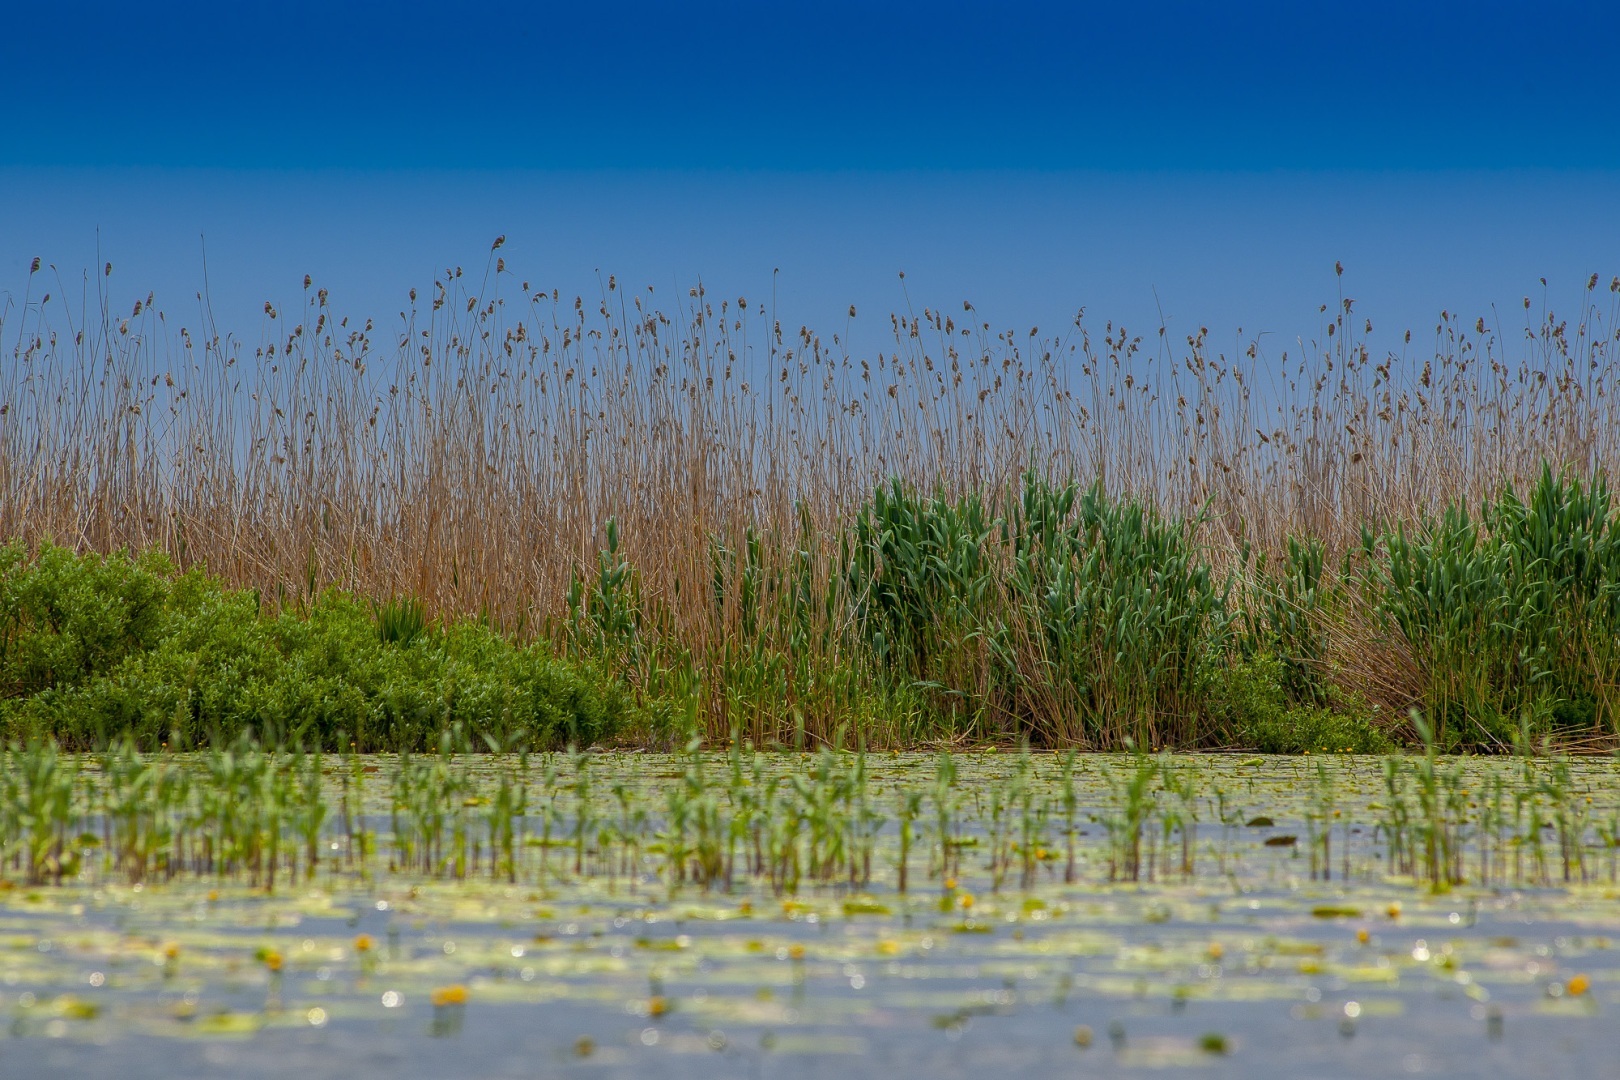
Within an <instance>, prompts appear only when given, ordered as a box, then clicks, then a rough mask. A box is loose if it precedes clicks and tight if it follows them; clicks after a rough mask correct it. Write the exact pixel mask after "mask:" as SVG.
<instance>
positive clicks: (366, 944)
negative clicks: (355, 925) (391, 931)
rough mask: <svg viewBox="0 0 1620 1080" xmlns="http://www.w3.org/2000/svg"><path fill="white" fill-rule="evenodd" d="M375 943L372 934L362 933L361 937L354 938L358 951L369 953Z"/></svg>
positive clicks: (355, 949)
mask: <svg viewBox="0 0 1620 1080" xmlns="http://www.w3.org/2000/svg"><path fill="white" fill-rule="evenodd" d="M374 944H376V943H375V942H374V941H372V940H371V935H370V934H361V935H360V936H359V937H357V938H355V939H354V951H355V952H357V953H368V952H370V951H371V947H372V945H374Z"/></svg>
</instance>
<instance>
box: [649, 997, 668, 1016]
mask: <svg viewBox="0 0 1620 1080" xmlns="http://www.w3.org/2000/svg"><path fill="white" fill-rule="evenodd" d="M667 1012H669V999H668V998H666V997H664V996H663V995H662V994H658V995H654V996H653V997H650V998H648V999H647V1015H648V1016H663V1015H664V1014H665V1013H667Z"/></svg>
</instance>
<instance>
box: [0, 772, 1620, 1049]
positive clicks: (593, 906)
mask: <svg viewBox="0 0 1620 1080" xmlns="http://www.w3.org/2000/svg"><path fill="white" fill-rule="evenodd" d="M582 757H583V756H576V757H574V758H570V759H568V760H567V762H565V763H554V764H557V767H555V768H549V769H548V767H547V766H545V765H544V764H543V763H539V762H525V763H523V765H522V766H521V767H520V766H518V765H515V764H514V763H513V762H511V761H509V760H505V759H495V758H487V757H486V758H479V759H473V758H468V759H461V761H460V762H459V763H454V764H451V765H450V766H449V767H448V772H447V773H446V775H450V774H452V773H454V772H455V770H456V769H459V770H461V771H460V773H459V774H458V775H459V776H460V780H459V783H460V787H459V788H457V791H458V793H459V794H460V796H461V798H460V799H459V800H458V802H457V805H456V806H455V807H454V809H453V810H452V811H450V812H451V814H452V816H455V815H460V817H461V818H462V819H464V822H463V824H464V826H465V827H464V828H462V829H461V830H460V831H457V830H456V826H455V825H454V824H453V823H452V824H450V825H447V826H446V830H447V831H446V833H445V835H446V836H447V837H454V839H453V840H450V841H447V842H445V843H444V844H443V845H441V846H440V847H438V848H434V847H433V845H431V844H428V843H427V841H426V840H425V839H424V838H422V837H418V838H417V841H416V844H415V846H414V847H413V846H412V844H411V843H410V842H409V841H408V840H407V839H405V838H404V834H405V833H407V832H409V831H410V829H411V828H412V827H413V826H411V825H410V824H409V819H408V815H407V814H405V812H404V810H403V809H402V807H403V806H404V805H405V802H404V801H402V800H408V798H409V792H408V791H406V790H405V789H404V788H403V787H402V786H401V783H400V781H399V776H398V774H397V768H398V767H397V765H396V764H395V763H393V762H391V761H390V760H387V759H378V760H377V761H376V762H367V763H361V762H358V761H351V762H348V763H345V762H343V761H342V760H339V759H333V760H331V761H329V762H327V763H326V764H325V765H324V766H322V768H324V769H325V770H326V771H327V775H326V777H325V784H326V793H327V795H326V797H327V798H328V799H329V801H330V802H331V804H332V806H333V808H334V812H333V813H332V814H330V815H329V816H328V817H327V819H326V821H325V823H324V825H323V827H322V831H321V833H320V841H319V855H318V858H317V859H316V864H315V869H314V871H313V872H310V871H309V869H308V867H307V866H305V867H304V868H303V871H302V874H301V875H300V876H298V877H296V878H292V877H290V876H287V875H284V876H283V877H282V878H281V879H279V880H277V881H275V882H274V884H273V887H271V886H269V885H268V884H267V882H266V881H265V880H264V879H263V877H262V876H261V877H260V878H259V879H258V880H250V879H249V877H248V876H247V875H246V874H245V873H244V872H243V871H241V870H240V869H235V870H233V869H228V868H226V867H225V866H224V864H223V863H221V864H219V865H214V864H207V863H204V862H202V861H200V860H199V857H198V856H197V854H196V851H197V850H199V849H195V848H193V849H187V848H184V847H180V846H176V847H174V852H175V854H174V857H173V860H172V861H171V862H165V863H161V864H160V863H148V864H146V865H145V866H143V868H142V869H141V871H140V872H139V873H138V874H137V873H132V872H131V870H130V868H129V866H128V865H126V864H124V863H122V862H120V861H119V860H118V859H116V858H115V857H114V856H113V854H112V851H111V850H110V849H111V848H112V847H114V846H116V845H115V844H108V843H107V842H106V841H104V840H102V841H98V840H97V839H96V837H97V835H98V832H99V834H100V835H101V836H112V835H114V834H113V833H111V832H108V831H106V829H105V828H101V829H99V830H98V825H99V826H105V825H106V823H105V822H101V821H100V819H99V818H97V817H96V813H97V811H96V810H95V806H94V802H93V800H90V799H88V797H87V798H86V800H85V802H84V809H83V814H84V815H85V816H84V817H83V819H82V820H81V821H78V822H77V823H76V826H75V827H76V828H78V827H80V826H83V831H82V841H81V842H82V843H83V844H84V845H85V846H86V848H87V849H88V848H98V849H100V850H99V851H95V852H91V851H88V850H87V851H86V852H83V853H81V854H80V855H79V856H78V857H76V858H75V859H74V861H73V863H72V864H71V869H72V871H73V872H72V873H64V874H63V875H62V877H61V881H60V883H59V884H58V883H56V881H55V880H54V877H42V876H41V875H39V874H35V875H33V881H32V883H31V882H30V880H29V879H28V876H27V875H23V874H20V873H18V872H16V871H17V870H18V867H19V866H20V865H21V864H20V863H16V862H11V863H8V871H10V873H9V876H8V880H7V882H6V887H5V888H4V891H3V892H0V1018H3V1022H4V1026H3V1029H0V1036H3V1038H0V1075H6V1076H47V1075H52V1076H54V1075H61V1076H81V1077H101V1076H106V1077H114V1076H116V1077H120V1078H144V1077H154V1078H155V1077H185V1076H215V1075H232V1076H244V1077H254V1076H272V1075H273V1076H282V1075H299V1076H310V1077H355V1076H388V1077H435V1078H437V1077H527V1076H539V1075H545V1076H552V1075H580V1076H626V1077H628V1076H637V1077H663V1076H669V1077H688V1076H690V1077H698V1076H702V1077H731V1076H735V1077H820V1076H839V1077H862V1076H897V1075H906V1076H910V1075H917V1076H929V1077H956V1076H983V1075H985V1074H986V1073H988V1072H992V1071H999V1072H1003V1073H1006V1074H1008V1075H1092V1074H1096V1075H1113V1074H1115V1073H1118V1072H1120V1071H1136V1070H1142V1071H1154V1070H1163V1069H1191V1070H1196V1071H1198V1072H1199V1073H1200V1074H1208V1075H1244V1076H1253V1077H1271V1076H1276V1077H1301V1076H1324V1077H1327V1076H1373V1075H1377V1076H1391V1075H1406V1074H1438V1075H1448V1076H1494V1075H1513V1076H1583V1077H1589V1076H1607V1075H1614V1074H1615V1072H1616V1069H1617V1066H1616V1062H1617V1061H1620V1028H1617V1026H1616V1024H1615V1022H1614V1021H1615V1019H1616V1017H1620V948H1616V942H1617V941H1620V888H1617V886H1616V884H1615V878H1616V867H1615V862H1614V855H1615V845H1614V843H1613V840H1614V828H1613V823H1614V816H1615V814H1616V810H1617V806H1620V790H1617V787H1616V784H1615V780H1616V775H1617V774H1616V770H1615V765H1614V764H1613V762H1612V761H1611V760H1608V759H1595V760H1575V761H1566V762H1545V761H1544V762H1540V763H1526V762H1519V761H1503V760H1477V759H1458V760H1454V761H1446V760H1444V759H1442V760H1441V761H1440V763H1439V767H1438V772H1437V777H1438V778H1437V779H1436V780H1435V783H1434V785H1433V792H1434V793H1438V795H1445V796H1446V798H1445V800H1444V801H1443V802H1440V803H1436V802H1435V801H1434V799H1433V798H1431V799H1430V800H1429V801H1428V802H1425V801H1424V798H1423V797H1422V789H1421V784H1420V783H1418V780H1419V779H1420V778H1419V777H1416V774H1413V776H1412V777H1410V778H1408V780H1404V781H1403V780H1402V779H1401V777H1402V776H1403V775H1404V773H1402V771H1401V770H1404V769H1407V768H1409V767H1410V765H1409V763H1401V764H1400V765H1399V766H1398V767H1397V766H1392V765H1386V763H1385V762H1384V761H1382V760H1378V759H1367V758H1350V757H1342V758H1333V759H1325V760H1321V761H1318V760H1316V759H1311V758H1245V757H1238V756H1212V757H1175V758H1168V757H1164V758H1146V757H1142V758H1131V757H1106V758H1104V757H1087V758H1081V759H1079V760H1078V761H1077V762H1075V763H1074V764H1073V765H1071V766H1070V767H1069V769H1068V770H1067V771H1065V770H1064V769H1063V768H1062V761H1061V759H1059V758H1057V757H1054V756H1050V755H1031V756H1028V757H1025V756H1022V755H1016V754H1009V753H999V754H982V755H957V756H956V757H955V759H954V760H952V761H951V762H950V763H949V764H948V766H942V763H941V759H940V758H938V757H937V756H935V755H927V754H915V755H895V756H888V755H884V756H882V757H879V756H876V755H870V756H867V757H865V758H863V759H862V760H861V762H860V765H859V770H858V773H857V771H856V767H855V765H854V764H852V762H853V758H854V756H853V755H839V756H837V757H836V758H834V757H833V756H831V755H786V756H774V757H770V758H768V759H761V760H760V761H740V760H739V759H737V758H731V759H728V758H727V757H726V756H725V755H712V756H696V755H678V756H660V755H647V754H623V755H619V754H601V755H594V754H593V755H590V756H589V760H588V761H587V762H586V763H584V764H581V760H582ZM183 767H187V768H189V767H195V768H196V769H197V770H199V772H200V771H202V770H204V765H203V763H201V762H198V763H195V765H194V766H183ZM346 769H358V770H360V772H359V774H358V775H361V776H370V777H371V778H372V781H373V783H372V786H371V788H370V789H362V790H355V789H350V788H348V787H346V786H345V785H346V782H347V777H348V775H349V774H348V773H346V772H345V770H346ZM366 769H371V770H373V771H371V772H369V773H368V772H365V771H364V770H366ZM390 770H396V775H394V777H393V780H392V782H385V781H386V780H387V778H388V777H389V775H390ZM581 770H584V771H585V779H584V780H583V782H582V781H581V778H580V777H581ZM840 770H842V771H840ZM694 771H695V772H696V776H694ZM952 774H954V776H953V775H952ZM503 777H504V778H505V782H506V784H507V786H508V789H509V793H510V788H511V786H512V784H513V782H514V778H516V782H517V783H518V784H520V785H521V786H523V787H524V790H525V793H526V794H527V796H528V799H527V801H524V802H522V803H520V804H519V805H520V808H521V810H522V813H520V814H517V815H516V816H515V823H516V824H515V828H514V829H513V830H512V835H513V842H512V843H511V844H509V845H507V846H506V847H504V848H503V847H502V845H501V844H500V843H499V840H498V835H497V834H498V833H499V832H500V829H501V828H502V822H501V821H499V820H497V818H496V817H495V816H493V815H492V814H490V807H491V806H492V805H493V804H494V803H496V802H498V801H499V798H501V796H498V791H499V787H500V784H501V783H502V778H503ZM1392 777H1394V779H1393V780H1392ZM840 778H842V780H840ZM1408 781H1409V782H1408ZM100 782H101V781H100V780H99V779H98V773H97V766H95V764H94V763H87V764H86V765H85V773H84V776H83V777H82V778H81V783H82V785H83V790H85V791H89V790H90V789H91V788H93V787H94V786H95V785H96V784H97V783H100ZM1133 784H1135V785H1136V788H1135V790H1134V791H1133ZM908 795H909V796H913V801H912V803H911V806H910V809H909V810H908V809H907V804H906V800H907V797H908ZM767 796H769V797H767ZM581 806H584V807H586V808H587V809H586V811H585V814H584V817H585V820H586V822H587V824H588V828H585V829H576V828H575V826H576V825H577V823H578V821H579V819H580V807H581ZM176 813H177V815H179V817H178V818H177V820H182V819H183V818H184V814H183V813H182V811H180V810H177V811H176ZM1424 813H1428V815H1429V816H1428V818H1426V819H1425V818H1424V817H1423V815H1424ZM706 815H707V816H706ZM788 818H792V819H795V820H794V821H793V822H790V823H789V824H784V821H785V819H788ZM511 821H512V818H511V816H510V815H509V816H508V820H507V824H511ZM1425 821H1427V822H1428V824H1425V823H1424V822H1425ZM705 822H707V824H705ZM739 822H740V824H739ZM789 825H791V827H789ZM756 826H757V828H756ZM903 827H904V828H905V830H906V836H905V840H904V843H905V846H906V853H905V856H904V858H902V857H901V846H902V842H903V838H902V828H903ZM709 829H713V830H717V831H715V832H714V833H713V836H712V837H711V841H712V843H711V846H710V848H709V849H705V847H704V844H705V840H704V835H706V833H705V830H709ZM773 830H774V832H773ZM396 832H397V833H399V834H401V835H400V836H397V837H396V835H395V833H396ZM367 837H369V838H370V839H369V840H368V839H366V838H367ZM169 842H170V843H171V844H174V845H178V844H179V840H177V839H173V838H171V840H170V841H169ZM103 844H106V845H107V846H106V847H103ZM458 845H459V846H458ZM1431 845H1439V847H1440V849H1441V850H1440V858H1441V860H1442V861H1443V866H1442V867H1441V869H1442V872H1441V873H1440V874H1439V876H1438V877H1436V876H1435V875H1434V874H1433V873H1431V872H1430V871H1431V870H1433V869H1434V866H1435V864H1434V863H1433V862H1432V861H1430V862H1426V861H1425V860H1426V858H1427V856H1428V854H1429V850H1430V847H1431ZM1071 847H1072V853H1073V854H1072V860H1071ZM789 848H791V851H790V850H789ZM430 849H431V850H434V851H436V852H437V854H436V855H434V856H433V857H432V858H428V859H425V860H422V859H419V858H418V855H419V853H420V852H422V851H426V850H430ZM502 850H506V851H509V852H511V853H513V857H512V858H510V859H503V858H501V857H499V852H500V851H502ZM706 852H707V853H706ZM295 858H296V859H297V860H299V861H302V860H303V859H305V858H306V853H305V852H303V851H302V850H301V849H300V850H299V852H298V854H297V855H296V856H295ZM782 858H790V859H791V862H792V864H793V865H794V867H795V869H794V871H793V872H792V873H778V872H777V871H778V870H779V869H782V868H785V867H787V866H788V865H789V864H788V863H785V862H778V861H777V860H779V859H782ZM705 859H709V860H710V861H709V863H708V864H707V865H708V870H707V871H704V870H703V869H702V867H703V865H704V863H703V860H705ZM715 860H718V861H715ZM902 863H904V865H905V866H906V870H907V875H908V880H907V888H906V889H905V891H904V892H901V891H900V888H899V876H900V867H901V864H902ZM160 865H161V866H162V872H158V870H157V869H156V867H158V866H160Z"/></svg>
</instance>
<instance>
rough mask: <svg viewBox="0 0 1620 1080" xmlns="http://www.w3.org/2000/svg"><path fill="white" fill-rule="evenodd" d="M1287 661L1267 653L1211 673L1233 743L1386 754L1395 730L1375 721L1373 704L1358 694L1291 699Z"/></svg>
mask: <svg viewBox="0 0 1620 1080" xmlns="http://www.w3.org/2000/svg"><path fill="white" fill-rule="evenodd" d="M1288 678H1289V672H1288V667H1287V665H1286V664H1285V663H1284V662H1283V661H1282V660H1280V659H1279V658H1278V657H1276V656H1273V655H1270V654H1261V655H1258V656H1255V657H1253V658H1251V659H1248V660H1244V661H1241V662H1239V663H1236V664H1234V665H1232V667H1231V668H1229V669H1226V670H1224V671H1222V672H1220V673H1219V674H1217V675H1214V676H1212V677H1211V680H1210V685H1209V687H1208V698H1207V701H1208V703H1209V707H1210V711H1211V714H1212V716H1213V718H1214V719H1215V721H1216V722H1217V723H1218V724H1220V725H1221V726H1222V727H1223V728H1224V729H1225V732H1226V737H1225V740H1224V741H1226V742H1227V743H1228V744H1235V745H1238V746H1245V747H1252V748H1254V749H1256V750H1259V751H1261V752H1262V753H1267V754H1300V753H1307V752H1308V753H1313V754H1329V753H1332V754H1337V753H1346V752H1348V753H1356V754H1380V753H1384V752H1386V751H1388V750H1389V749H1390V747H1391V742H1390V739H1389V736H1387V735H1386V734H1384V732H1383V731H1382V730H1380V729H1379V728H1378V726H1377V725H1376V724H1375V723H1374V722H1373V717H1372V710H1371V709H1370V708H1369V707H1368V706H1367V705H1366V704H1365V703H1364V702H1361V701H1359V700H1356V699H1353V698H1352V699H1348V700H1341V701H1338V702H1335V705H1337V706H1338V707H1336V708H1335V707H1330V706H1328V705H1311V704H1299V703H1297V702H1295V701H1293V700H1291V698H1290V695H1289V690H1288Z"/></svg>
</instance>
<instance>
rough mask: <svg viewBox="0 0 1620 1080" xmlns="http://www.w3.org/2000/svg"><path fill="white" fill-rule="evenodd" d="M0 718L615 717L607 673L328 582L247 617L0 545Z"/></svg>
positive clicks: (132, 575)
mask: <svg viewBox="0 0 1620 1080" xmlns="http://www.w3.org/2000/svg"><path fill="white" fill-rule="evenodd" d="M4 560H5V561H4V564H3V565H4V573H3V575H0V598H3V601H4V602H5V603H6V605H7V606H6V608H5V609H4V610H5V611H6V612H7V613H8V616H9V618H8V620H7V622H6V624H5V627H6V630H5V632H4V634H3V635H0V671H3V672H4V673H5V679H6V681H5V687H6V690H7V693H6V697H5V699H4V700H3V701H0V731H3V733H4V734H5V735H6V736H7V737H12V738H16V737H26V736H30V735H51V736H54V737H55V738H57V739H58V740H59V741H61V742H62V743H63V744H64V745H67V746H79V747H83V746H91V745H97V744H101V743H105V742H106V741H108V740H111V739H113V738H115V737H118V736H120V735H122V734H124V733H126V732H127V733H130V734H132V735H134V736H135V738H136V739H137V740H139V741H140V742H142V743H144V744H147V745H155V744H157V743H160V742H169V743H172V744H178V745H197V744H199V743H201V742H205V741H207V740H209V739H212V738H215V737H224V738H226V739H230V738H234V737H235V736H236V735H237V734H238V733H240V732H242V731H244V730H251V731H254V732H256V733H258V734H259V735H260V737H262V738H266V739H268V740H271V741H275V740H279V739H298V740H300V741H302V742H303V743H304V744H305V745H315V744H320V745H322V746H325V747H328V748H335V747H337V746H339V745H340V744H342V743H347V742H351V741H352V742H354V743H355V744H357V745H358V746H359V747H360V748H361V749H365V750H377V749H400V748H409V749H431V748H432V747H434V746H436V745H437V743H438V738H439V735H440V733H441V732H442V731H444V730H446V729H447V728H448V727H450V726H451V725H452V724H460V725H461V727H462V728H463V730H465V731H467V732H469V733H472V734H473V735H474V736H475V737H476V736H478V735H488V736H490V737H491V738H493V739H495V740H496V741H497V742H500V743H502V744H510V743H515V742H522V743H525V744H527V745H530V746H535V747H541V746H556V745H560V744H562V743H564V742H578V743H580V744H582V745H583V744H586V743H590V742H593V741H596V740H599V739H602V738H605V737H607V736H609V735H611V734H613V733H614V732H615V731H616V730H618V729H619V728H620V727H621V726H622V725H623V724H624V722H625V721H626V719H627V716H628V715H629V713H630V711H631V706H630V701H629V698H628V696H627V694H626V693H625V691H624V690H623V688H622V687H621V686H619V685H618V684H617V683H616V682H614V681H613V680H611V679H610V678H608V677H607V676H605V675H603V674H602V673H600V672H598V671H596V670H594V669H593V668H591V667H589V666H584V665H579V664H572V663H565V662H563V661H561V660H558V659H556V658H555V657H553V656H552V655H551V654H550V652H549V651H548V650H547V649H546V648H545V647H544V646H542V645H528V646H519V645H515V644H513V643H511V642H508V641H507V640H505V639H504V638H502V637H500V636H499V635H498V634H496V633H495V632H494V631H492V630H490V629H489V628H487V627H484V626H480V625H477V624H472V623H458V624H455V625H451V626H448V627H444V628H429V627H427V626H426V625H425V620H423V619H421V616H420V609H419V608H418V609H415V610H414V612H413V609H412V608H411V606H410V605H409V604H404V603H398V604H390V605H387V606H385V607H383V608H381V609H376V610H375V614H374V609H373V608H371V607H370V606H369V605H365V604H362V603H361V602H359V601H357V600H355V599H353V598H350V597H346V596H342V595H339V594H335V593H334V594H329V595H326V596H324V597H322V598H320V599H319V600H317V602H316V603H315V604H314V605H313V607H312V608H311V609H310V610H309V611H308V612H307V613H304V614H294V613H291V612H283V613H281V614H280V615H278V616H275V617H273V618H269V617H263V616H261V614H260V611H259V604H258V601H257V599H256V597H254V596H253V594H251V593H246V592H239V591H233V590H229V589H226V588H224V587H222V586H221V585H220V584H219V583H218V582H216V581H214V580H212V579H210V578H208V577H206V576H204V575H203V574H201V573H198V572H192V573H188V574H185V575H182V576H180V577H178V578H170V577H165V576H164V574H165V572H166V571H167V569H168V568H167V567H166V566H165V565H163V564H161V563H159V562H155V561H152V560H130V559H127V558H125V557H122V556H114V557H111V558H108V559H100V558H97V557H96V556H84V557H82V558H80V557H76V556H74V555H72V554H71V553H67V552H64V551H62V550H61V549H56V548H47V549H46V550H44V551H43V552H41V554H40V556H39V558H38V559H37V560H32V561H30V560H27V559H26V558H24V557H23V555H22V553H21V552H20V551H19V550H17V549H16V548H7V549H5V552H4Z"/></svg>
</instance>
